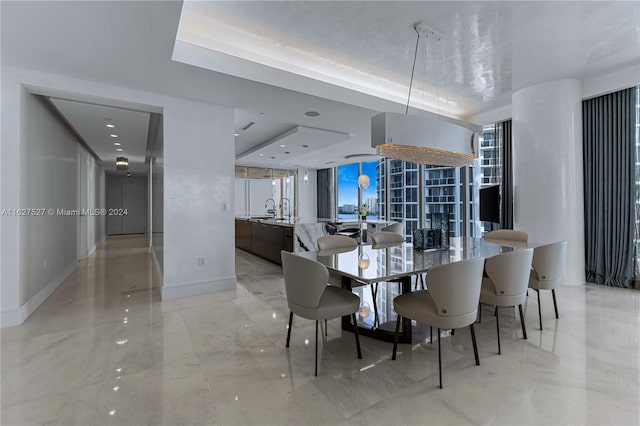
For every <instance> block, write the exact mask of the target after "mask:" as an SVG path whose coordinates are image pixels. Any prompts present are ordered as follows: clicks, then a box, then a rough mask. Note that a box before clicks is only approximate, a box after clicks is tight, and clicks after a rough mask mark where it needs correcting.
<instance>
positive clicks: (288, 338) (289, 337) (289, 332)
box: [286, 312, 293, 348]
mask: <svg viewBox="0 0 640 426" xmlns="http://www.w3.org/2000/svg"><path fill="white" fill-rule="evenodd" d="M292 325H293V312H289V328H288V329H287V346H286V347H287V348H288V347H289V341H290V340H291V326H292Z"/></svg>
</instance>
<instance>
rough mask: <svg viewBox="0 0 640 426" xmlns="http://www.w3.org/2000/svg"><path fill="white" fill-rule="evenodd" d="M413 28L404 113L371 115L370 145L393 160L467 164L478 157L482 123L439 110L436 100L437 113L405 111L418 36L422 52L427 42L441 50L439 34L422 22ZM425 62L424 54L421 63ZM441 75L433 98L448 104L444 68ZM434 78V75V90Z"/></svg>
mask: <svg viewBox="0 0 640 426" xmlns="http://www.w3.org/2000/svg"><path fill="white" fill-rule="evenodd" d="M413 28H414V29H415V31H416V33H417V35H418V38H417V40H416V48H415V54H414V57H413V68H412V70H411V79H410V82H409V96H408V98H407V107H406V110H405V114H397V113H389V112H385V113H382V114H378V115H375V116H374V117H372V118H371V146H372V147H374V148H377V150H378V153H379V154H380V155H382V156H384V157H387V158H393V159H396V160H403V161H407V162H411V163H418V164H429V165H434V166H447V167H460V166H469V165H471V164H473V160H474V159H475V158H477V157H478V155H477V153H478V150H477V145H478V141H479V137H480V134H481V133H482V126H479V125H476V124H472V123H467V122H464V121H462V120H457V119H454V118H451V117H448V116H445V115H442V114H440V113H439V112H440V111H439V105H440V104H439V103H438V113H437V114H436V113H432V112H428V111H423V112H422V113H421V114H420V115H408V113H409V104H410V101H411V89H412V87H413V76H414V72H415V66H416V59H417V57H418V47H419V45H420V40H421V39H425V52H426V53H428V51H429V44H430V43H431V45H432V46H431V49H432V50H434V49H435V47H436V46H437V47H438V48H439V50H440V52H443V50H442V44H441V40H442V34H440V33H438V32H437V31H435V30H432V29H430V28H429V27H427V26H426V25H424V24H422V23H420V24H416V25H415V26H414V27H413ZM426 62H427V61H426V58H425V64H426ZM436 62H442V63H443V64H444V63H445V61H444V53H442V57H441V60H438V61H436ZM425 67H426V65H425ZM444 75H445V96H444V97H442V98H441V97H440V96H437V98H441V99H442V101H443V102H444V103H446V104H447V107H448V105H450V104H451V102H449V100H448V96H447V94H446V69H445V70H444ZM437 81H438V79H437V78H436V91H437V92H438V87H437V86H438V83H437ZM441 99H438V101H440V100H441Z"/></svg>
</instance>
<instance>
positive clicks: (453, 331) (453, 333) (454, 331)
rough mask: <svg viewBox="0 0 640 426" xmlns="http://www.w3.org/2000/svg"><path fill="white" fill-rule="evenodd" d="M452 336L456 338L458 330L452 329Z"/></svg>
mask: <svg viewBox="0 0 640 426" xmlns="http://www.w3.org/2000/svg"><path fill="white" fill-rule="evenodd" d="M451 335H452V336H455V335H456V329H455V328H452V329H451Z"/></svg>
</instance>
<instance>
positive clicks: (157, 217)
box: [149, 116, 164, 279]
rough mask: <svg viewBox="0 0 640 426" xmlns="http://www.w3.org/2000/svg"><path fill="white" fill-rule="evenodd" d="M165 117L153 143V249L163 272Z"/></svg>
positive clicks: (151, 192) (151, 162)
mask: <svg viewBox="0 0 640 426" xmlns="http://www.w3.org/2000/svg"><path fill="white" fill-rule="evenodd" d="M162 122H163V118H162V116H160V117H159V120H158V125H157V128H156V132H155V138H154V140H153V143H152V145H151V159H150V166H149V168H150V170H151V191H149V193H150V194H151V249H152V251H153V255H154V257H155V259H156V261H157V263H158V268H159V269H160V272H161V273H162V268H163V261H164V257H163V255H164V253H163V252H164V251H163V247H164V239H163V236H164V234H163V230H164V139H163V137H164V133H163V123H162ZM160 279H162V277H160Z"/></svg>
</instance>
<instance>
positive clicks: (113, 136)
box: [109, 134, 118, 138]
mask: <svg viewBox="0 0 640 426" xmlns="http://www.w3.org/2000/svg"><path fill="white" fill-rule="evenodd" d="M109 136H111V137H112V138H117V137H118V135H114V134H111V135H109Z"/></svg>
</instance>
